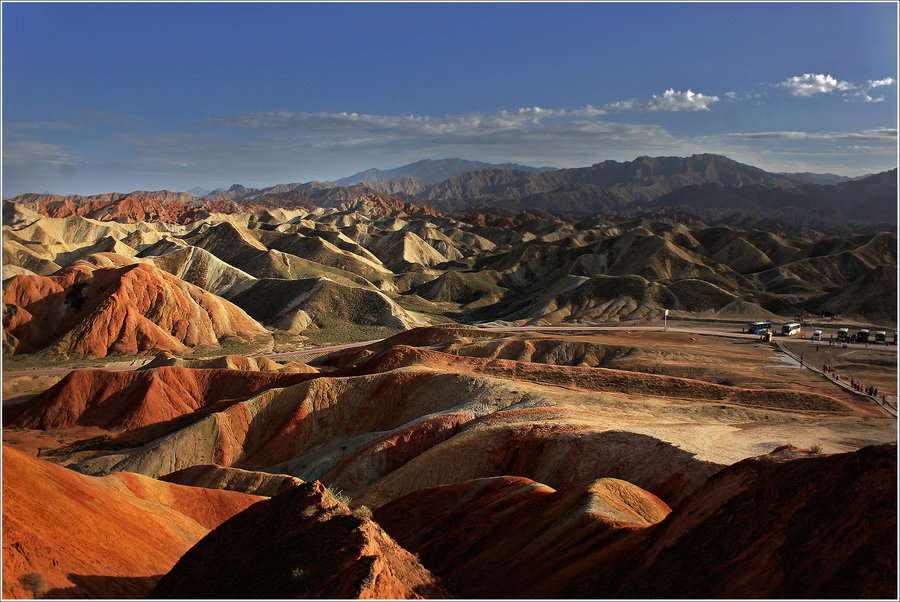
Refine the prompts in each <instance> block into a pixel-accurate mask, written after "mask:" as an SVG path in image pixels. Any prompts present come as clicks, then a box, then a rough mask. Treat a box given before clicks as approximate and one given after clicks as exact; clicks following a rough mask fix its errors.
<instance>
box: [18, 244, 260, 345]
mask: <svg viewBox="0 0 900 602" xmlns="http://www.w3.org/2000/svg"><path fill="white" fill-rule="evenodd" d="M3 304H4V306H3V307H4V310H3V311H4V353H28V352H33V351H37V350H40V349H44V348H48V347H49V351H50V352H51V353H54V354H59V355H70V354H73V355H92V356H96V357H104V356H106V355H109V354H111V353H123V354H137V353H143V352H146V351H151V350H153V351H174V352H178V353H183V352H186V351H188V350H189V349H190V348H192V347H196V346H198V345H211V346H218V341H219V339H221V338H223V337H226V336H238V337H241V338H243V339H265V338H270V337H271V335H269V334H268V332H267V331H266V329H265V328H263V327H262V326H261V325H260V324H259V323H258V322H256V321H255V320H254V319H253V318H251V317H250V316H248V315H247V314H246V313H245V312H244V311H243V310H242V309H240V308H239V307H237V306H236V305H234V304H232V303H230V302H228V301H225V300H224V299H222V298H220V297H217V296H216V295H213V294H212V293H208V292H206V291H204V290H203V289H201V288H199V287H196V286H194V285H192V284H188V283H186V282H184V281H182V280H180V279H179V278H176V277H175V276H172V275H171V274H168V273H166V272H163V271H162V270H158V269H156V268H154V267H151V266H149V265H146V264H133V265H129V266H125V267H121V268H98V267H96V266H93V265H90V264H88V263H85V262H76V263H75V264H73V265H71V266H69V267H67V268H63V269H62V270H59V271H58V272H56V273H55V274H53V275H52V276H15V277H13V278H10V279H9V280H7V281H5V282H4V283H3Z"/></svg>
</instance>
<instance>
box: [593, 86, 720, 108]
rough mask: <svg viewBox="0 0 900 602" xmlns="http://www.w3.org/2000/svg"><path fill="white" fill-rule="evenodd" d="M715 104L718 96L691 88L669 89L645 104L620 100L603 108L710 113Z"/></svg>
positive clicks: (652, 97) (655, 95)
mask: <svg viewBox="0 0 900 602" xmlns="http://www.w3.org/2000/svg"><path fill="white" fill-rule="evenodd" d="M729 98H731V97H730V96H729ZM714 102H719V97H718V96H708V95H706V94H701V93H699V92H694V91H693V90H691V89H690V88H688V90H687V91H686V92H676V91H675V89H674V88H669V89H668V90H666V91H665V92H663V93H662V95H659V94H654V95H653V96H651V97H650V99H649V100H646V101H644V102H640V101H637V100H620V101H618V102H614V103H610V104H608V105H604V107H603V108H604V109H609V110H611V111H709V105H711V104H712V103H714Z"/></svg>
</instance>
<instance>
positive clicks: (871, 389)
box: [850, 378, 878, 397]
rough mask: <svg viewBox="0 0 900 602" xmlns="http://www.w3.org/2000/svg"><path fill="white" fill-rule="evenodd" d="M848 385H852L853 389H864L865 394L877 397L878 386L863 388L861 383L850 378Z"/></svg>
mask: <svg viewBox="0 0 900 602" xmlns="http://www.w3.org/2000/svg"><path fill="white" fill-rule="evenodd" d="M850 386H851V387H853V390H854V391H860V392H862V391H865V393H866V395H872V396H873V397H878V387H874V386H872V387H865V388H863V386H862V383H860V382H859V381H856V380H853V379H852V378H851V379H850Z"/></svg>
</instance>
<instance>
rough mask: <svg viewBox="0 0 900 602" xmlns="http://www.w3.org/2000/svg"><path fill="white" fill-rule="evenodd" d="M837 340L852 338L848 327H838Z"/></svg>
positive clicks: (845, 340)
mask: <svg viewBox="0 0 900 602" xmlns="http://www.w3.org/2000/svg"><path fill="white" fill-rule="evenodd" d="M837 340H838V343H842V342H847V341H849V340H850V331H849V330H848V329H846V328H838V331H837Z"/></svg>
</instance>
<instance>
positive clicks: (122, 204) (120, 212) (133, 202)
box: [16, 193, 256, 224]
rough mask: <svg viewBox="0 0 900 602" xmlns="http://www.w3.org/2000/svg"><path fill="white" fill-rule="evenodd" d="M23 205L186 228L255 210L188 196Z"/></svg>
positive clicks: (38, 198)
mask: <svg viewBox="0 0 900 602" xmlns="http://www.w3.org/2000/svg"><path fill="white" fill-rule="evenodd" d="M19 198H21V201H19V202H21V203H22V204H23V205H25V206H27V207H28V208H30V209H32V210H34V211H37V212H38V213H41V214H43V215H46V216H48V217H69V216H71V215H81V216H83V217H87V218H90V219H95V220H98V221H104V222H105V221H115V222H125V223H136V222H165V223H170V224H188V223H191V222H195V221H197V220H200V219H203V218H206V217H209V215H210V214H212V213H226V214H230V213H239V212H242V211H250V210H252V209H254V208H256V207H248V206H242V205H239V204H237V203H235V202H234V201H228V200H219V201H205V202H203V203H202V204H201V203H197V202H196V200H195V199H194V202H190V201H191V199H193V197H190V196H189V195H174V196H172V197H171V198H167V197H162V196H155V197H150V196H141V195H140V194H139V193H132V194H130V195H112V196H110V195H99V196H97V197H88V198H85V199H81V200H80V201H79V199H77V198H75V199H73V198H66V197H50V198H46V197H44V196H43V195H34V196H33V197H32V196H27V197H19ZM16 200H18V198H17V199H16Z"/></svg>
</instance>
